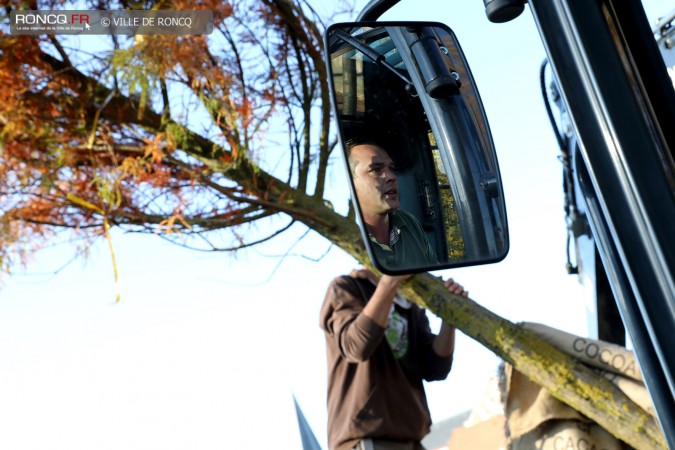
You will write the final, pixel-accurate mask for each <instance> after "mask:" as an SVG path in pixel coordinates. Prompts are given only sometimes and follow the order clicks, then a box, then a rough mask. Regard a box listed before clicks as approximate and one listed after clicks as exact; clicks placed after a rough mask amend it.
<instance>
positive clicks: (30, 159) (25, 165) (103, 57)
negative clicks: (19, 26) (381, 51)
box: [0, 0, 334, 270]
mask: <svg viewBox="0 0 675 450" xmlns="http://www.w3.org/2000/svg"><path fill="white" fill-rule="evenodd" d="M91 3H92V4H91V5H89V6H90V7H91V8H98V9H121V8H129V7H130V6H129V5H128V4H127V3H126V2H115V1H109V2H107V1H99V2H91ZM134 5H136V3H134ZM22 6H26V5H24V3H23V2H19V1H15V2H9V4H7V5H5V14H6V16H5V20H4V23H5V25H3V28H2V31H1V32H2V33H3V34H2V35H0V92H1V94H0V177H1V178H2V179H3V180H4V182H3V183H2V188H1V190H0V232H1V233H0V258H1V261H2V263H1V264H2V265H1V267H2V269H3V270H8V269H9V268H10V267H11V265H12V264H13V263H17V262H20V261H23V260H25V258H26V257H27V256H28V255H30V254H31V253H32V252H33V251H34V250H36V249H38V248H40V247H41V246H42V245H44V244H45V243H47V242H49V241H50V240H52V239H55V237H56V236H57V235H61V236H64V232H65V235H67V236H68V238H69V239H75V241H76V242H80V243H81V245H80V247H79V248H84V247H86V245H87V244H88V243H89V242H90V241H91V240H92V239H94V238H96V237H98V236H102V235H104V234H105V225H106V223H107V224H109V225H110V226H112V227H121V228H123V229H126V230H131V231H135V232H148V233H157V234H158V235H161V236H163V237H167V238H168V239H171V240H174V241H175V242H179V243H181V244H182V245H188V246H195V247H199V248H202V249H208V250H232V249H238V248H241V247H244V246H247V245H251V244H253V243H255V242H259V241H262V240H265V239H267V238H269V237H271V236H275V235H277V234H278V233H280V232H281V231H283V230H284V229H286V228H288V227H289V226H290V225H291V224H292V223H293V222H294V221H296V220H298V219H299V220H302V221H305V222H307V221H310V222H311V220H313V219H312V216H316V215H315V214H312V213H311V212H310V211H308V210H307V207H303V206H302V205H301V203H302V202H303V201H304V202H307V201H311V199H312V198H314V199H321V197H322V196H323V191H324V180H325V176H326V175H325V171H326V166H327V162H328V158H329V156H330V153H331V149H332V147H333V146H334V143H333V144H331V143H329V136H330V121H329V120H330V112H329V100H328V89H327V84H326V74H325V68H324V63H323V61H322V48H321V47H322V43H321V39H322V36H321V33H322V30H321V28H320V23H321V22H320V21H319V20H318V17H317V16H316V15H315V14H314V13H313V11H312V10H311V9H310V8H309V7H308V6H307V5H303V4H299V3H295V2H291V1H290V0H265V1H260V2H221V1H208V0H204V1H199V2H185V1H174V2H143V4H142V5H138V7H139V8H142V9H150V8H166V9H168V8H170V9H195V8H196V9H209V10H212V11H214V31H213V33H212V34H211V35H208V36H162V35H146V36H136V37H133V36H114V37H111V36H82V37H73V36H11V35H9V34H8V33H9V30H8V27H7V25H6V24H7V17H8V16H9V11H11V9H12V8H19V7H22ZM33 7H37V8H39V9H59V8H69V7H70V9H73V6H72V5H69V4H68V3H67V2H44V4H42V3H38V4H37V5H32V6H31V8H33ZM310 124H312V125H311V126H310ZM279 130H281V131H282V132H283V133H280V132H279ZM280 136H281V137H280ZM267 161H272V163H271V164H273V165H270V166H269V167H266V165H265V164H266V162H267ZM280 168H281V169H280ZM310 179H311V180H312V183H310V181H309V180H310ZM310 184H311V185H310ZM291 192H292V193H293V194H292V195H291ZM290 197H294V198H295V200H293V201H290V200H289V199H290ZM299 197H302V199H300V198H299ZM312 204H314V203H312ZM318 204H319V205H321V203H318ZM280 212H284V213H285V214H284V215H283V218H278V219H275V220H272V219H271V218H272V217H274V216H277V215H279V213H280ZM261 220H266V221H267V222H266V226H265V227H256V228H255V229H256V230H259V229H268V230H272V231H269V233H268V234H267V235H261V234H260V232H255V233H249V231H250V230H251V225H252V224H254V223H256V222H259V221H261ZM328 222H330V220H329V221H326V220H324V221H323V226H330V224H329V223H328ZM310 225H311V223H310ZM271 227H276V228H271ZM195 238H196V239H195Z"/></svg>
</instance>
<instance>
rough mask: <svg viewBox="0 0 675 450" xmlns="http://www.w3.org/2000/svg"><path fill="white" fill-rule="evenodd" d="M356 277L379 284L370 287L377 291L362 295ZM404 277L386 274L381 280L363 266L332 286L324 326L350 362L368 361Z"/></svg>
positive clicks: (324, 306) (326, 299)
mask: <svg viewBox="0 0 675 450" xmlns="http://www.w3.org/2000/svg"><path fill="white" fill-rule="evenodd" d="M355 278H362V279H367V280H371V281H372V282H373V284H374V285H376V288H375V291H369V292H373V293H372V294H370V298H368V299H367V301H365V300H366V299H365V298H363V296H365V295H367V294H366V293H365V292H363V291H361V294H363V295H362V296H359V289H358V287H357V285H358V282H357V281H355V280H354V279H355ZM349 279H351V280H352V281H351V282H349V281H348V280H349ZM402 279H405V277H386V278H385V279H384V280H383V281H382V282H380V283H378V279H377V277H376V276H375V275H374V274H373V273H372V272H370V271H368V270H366V269H362V270H353V271H352V272H351V273H350V274H349V277H341V278H337V279H336V280H334V281H333V283H332V284H331V286H330V287H329V289H328V292H327V293H326V298H325V300H324V304H323V306H322V308H321V315H320V324H321V328H323V329H324V331H326V336H327V338H328V339H329V340H330V341H332V344H331V345H334V346H335V349H336V351H338V352H339V353H340V355H341V356H342V357H343V358H345V359H346V360H347V361H348V362H352V363H357V362H361V361H365V360H366V359H368V358H370V356H371V355H372V353H373V351H374V350H375V348H376V347H377V345H379V343H380V341H381V340H382V337H383V336H384V330H385V328H386V325H387V321H388V318H389V312H390V311H391V307H392V304H393V299H394V296H395V295H396V290H397V289H398V286H399V285H400V283H401V281H402ZM350 286H351V287H350ZM364 303H365V304H364Z"/></svg>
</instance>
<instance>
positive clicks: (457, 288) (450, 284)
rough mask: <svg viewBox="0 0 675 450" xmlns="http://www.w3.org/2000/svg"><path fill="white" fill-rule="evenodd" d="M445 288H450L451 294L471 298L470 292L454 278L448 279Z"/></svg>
mask: <svg viewBox="0 0 675 450" xmlns="http://www.w3.org/2000/svg"><path fill="white" fill-rule="evenodd" d="M444 284H445V287H446V288H448V292H450V293H451V294H455V295H461V296H462V297H468V296H469V291H465V290H464V287H463V286H462V285H461V284H459V283H457V282H456V281H455V280H453V279H452V278H448V279H447V280H445V283H444Z"/></svg>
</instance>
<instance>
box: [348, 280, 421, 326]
mask: <svg viewBox="0 0 675 450" xmlns="http://www.w3.org/2000/svg"><path fill="white" fill-rule="evenodd" d="M349 276H351V277H352V278H362V279H366V280H370V281H371V282H372V283H373V284H374V285H375V292H373V296H372V297H370V299H369V300H368V303H366V306H365V308H363V314H365V315H366V316H368V317H370V318H371V319H373V320H374V321H375V323H377V324H378V325H379V326H381V327H382V328H385V327H386V326H387V321H388V319H389V310H390V309H391V305H392V304H393V302H394V296H395V295H396V292H397V291H398V287H399V285H400V284H401V283H402V282H403V281H405V280H407V279H408V278H410V277H411V276H412V275H400V276H390V275H382V277H381V278H379V279H378V278H377V276H375V274H374V273H373V272H371V271H370V270H368V269H366V268H361V269H354V270H352V271H351V273H350V274H349Z"/></svg>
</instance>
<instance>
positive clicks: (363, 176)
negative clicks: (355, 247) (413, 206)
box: [350, 144, 399, 221]
mask: <svg viewBox="0 0 675 450" xmlns="http://www.w3.org/2000/svg"><path fill="white" fill-rule="evenodd" d="M350 163H351V164H352V167H353V172H354V187H355V189H356V197H357V199H358V201H359V205H360V206H361V211H362V213H363V215H364V218H365V219H366V221H368V219H369V218H371V217H375V216H382V215H386V214H388V213H389V212H391V211H393V210H395V209H398V207H399V197H398V183H397V179H396V174H395V173H394V162H393V161H392V160H391V158H390V157H389V155H388V154H387V152H386V151H385V150H384V149H382V148H380V147H378V146H377V145H371V144H363V145H356V146H354V147H353V148H352V150H351V153H350Z"/></svg>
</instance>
